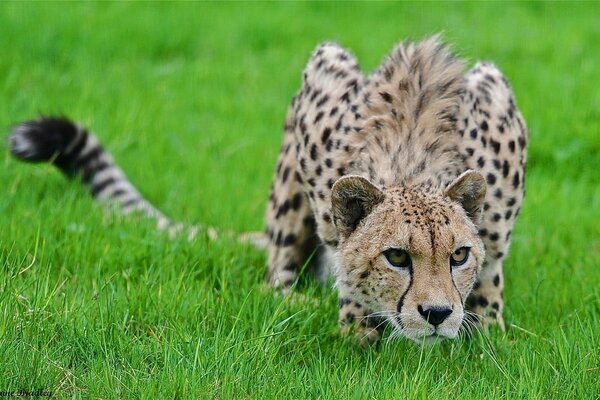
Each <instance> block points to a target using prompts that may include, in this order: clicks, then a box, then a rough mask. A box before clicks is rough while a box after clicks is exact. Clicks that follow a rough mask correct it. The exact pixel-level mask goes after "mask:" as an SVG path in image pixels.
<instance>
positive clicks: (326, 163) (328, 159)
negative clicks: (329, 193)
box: [325, 158, 333, 168]
mask: <svg viewBox="0 0 600 400" xmlns="http://www.w3.org/2000/svg"><path fill="white" fill-rule="evenodd" d="M325 165H327V167H328V168H331V166H332V165H333V162H332V161H331V158H327V159H325Z"/></svg>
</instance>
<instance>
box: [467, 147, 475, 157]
mask: <svg viewBox="0 0 600 400" xmlns="http://www.w3.org/2000/svg"><path fill="white" fill-rule="evenodd" d="M465 150H467V154H468V155H469V156H472V155H473V153H475V149H473V148H471V147H467V148H466V149H465Z"/></svg>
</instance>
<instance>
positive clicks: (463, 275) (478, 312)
mask: <svg viewBox="0 0 600 400" xmlns="http://www.w3.org/2000/svg"><path fill="white" fill-rule="evenodd" d="M464 67H465V62H464V61H461V60H460V59H459V58H458V57H457V56H456V55H455V54H454V53H453V52H452V51H451V49H450V48H449V46H447V45H445V44H443V43H442V42H441V41H440V39H439V37H438V36H434V37H431V38H428V39H426V40H423V41H421V42H419V43H413V42H404V43H401V44H399V45H397V46H396V47H395V48H394V49H393V50H392V52H391V53H390V54H389V55H388V56H387V57H386V58H385V59H384V60H383V62H382V63H381V65H380V66H379V67H378V68H377V69H376V70H375V71H374V72H372V73H371V74H369V75H365V74H363V73H362V71H361V69H360V67H359V65H358V62H357V61H356V59H355V58H354V56H353V55H351V54H350V52H349V51H347V50H345V49H343V48H341V47H340V46H339V45H338V44H336V43H331V42H325V43H323V44H321V45H319V46H318V47H317V48H316V49H315V50H314V52H313V54H312V55H311V57H310V59H309V61H308V63H307V65H306V68H305V69H304V72H303V75H302V84H301V87H300V89H299V91H298V92H297V94H296V96H295V97H294V98H293V100H292V103H291V105H290V106H289V109H288V113H287V117H286V120H285V126H284V137H283V145H282V147H281V152H280V154H279V158H278V161H277V166H276V173H275V178H274V181H273V184H272V187H271V194H270V197H269V204H268V205H267V211H266V234H267V238H268V246H267V247H268V248H267V250H268V278H269V282H270V283H271V285H273V286H275V287H279V288H281V289H282V290H284V291H288V290H289V289H290V288H291V287H292V286H293V284H294V282H296V280H297V279H298V275H299V272H300V271H301V269H302V268H303V267H305V266H306V265H308V266H309V267H310V268H316V269H317V270H319V268H322V267H323V264H331V265H332V270H333V275H334V277H335V286H336V288H337V290H338V294H339V306H340V310H339V321H340V323H341V325H342V327H343V329H344V330H348V329H349V328H352V329H354V330H355V332H356V334H357V335H359V339H361V340H366V341H374V340H376V339H377V338H378V337H379V330H378V329H376V328H377V327H378V326H379V324H380V322H378V321H379V320H383V321H388V322H389V323H390V324H391V325H392V327H393V329H394V330H393V332H394V335H398V336H404V337H406V338H409V339H412V340H414V341H417V342H420V343H423V342H425V343H428V342H431V341H435V340H438V339H441V338H454V337H456V336H457V335H458V333H459V329H460V327H461V326H462V325H463V323H465V322H467V321H468V320H469V317H470V316H473V317H476V318H477V319H478V322H480V323H482V324H483V325H485V326H487V325H488V324H489V323H493V322H497V323H499V325H500V326H501V327H502V328H503V327H504V322H503V318H502V311H503V301H502V292H503V286H504V278H503V273H502V261H503V259H504V258H505V256H506V254H507V250H508V246H509V243H510V235H511V232H512V227H513V224H514V222H515V218H516V217H517V216H518V214H519V211H520V206H521V202H522V200H523V196H524V184H525V181H524V179H525V167H526V145H527V128H526V126H525V123H524V121H523V118H522V116H521V114H520V112H519V110H518V109H517V106H516V103H515V98H514V95H513V93H512V90H511V87H510V85H509V84H508V81H507V80H506V78H505V77H504V76H503V74H502V73H501V72H500V71H499V70H498V69H497V68H496V67H495V66H494V65H493V64H491V63H485V62H479V63H477V64H476V65H475V66H474V67H473V68H472V69H471V70H470V71H469V72H467V73H466V74H465V73H464V72H463V71H464ZM315 249H318V250H317V252H318V253H319V256H318V257H316V258H315V257H313V258H314V259H315V260H316V261H315V262H310V263H308V264H307V260H308V259H309V258H310V256H311V254H313V252H314V251H315ZM311 261H312V259H311Z"/></svg>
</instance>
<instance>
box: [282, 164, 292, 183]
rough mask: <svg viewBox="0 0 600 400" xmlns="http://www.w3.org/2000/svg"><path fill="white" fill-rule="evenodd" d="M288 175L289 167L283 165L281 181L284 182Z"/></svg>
mask: <svg viewBox="0 0 600 400" xmlns="http://www.w3.org/2000/svg"><path fill="white" fill-rule="evenodd" d="M289 175H290V167H285V169H284V170H283V175H282V177H281V182H282V183H285V181H287V178H288V176H289Z"/></svg>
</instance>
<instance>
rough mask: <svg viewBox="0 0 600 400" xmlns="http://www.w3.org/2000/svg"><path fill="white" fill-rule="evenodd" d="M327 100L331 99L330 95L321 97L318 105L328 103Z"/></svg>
mask: <svg viewBox="0 0 600 400" xmlns="http://www.w3.org/2000/svg"><path fill="white" fill-rule="evenodd" d="M327 100H329V96H328V95H326V94H325V95H323V97H321V99H320V100H319V101H318V102H317V107H321V106H322V105H323V104H325V103H327Z"/></svg>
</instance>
